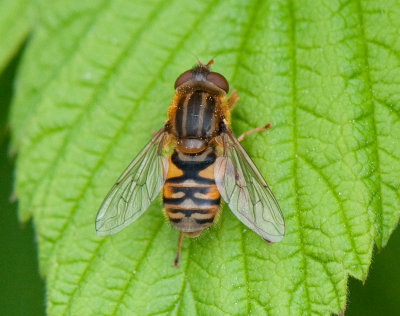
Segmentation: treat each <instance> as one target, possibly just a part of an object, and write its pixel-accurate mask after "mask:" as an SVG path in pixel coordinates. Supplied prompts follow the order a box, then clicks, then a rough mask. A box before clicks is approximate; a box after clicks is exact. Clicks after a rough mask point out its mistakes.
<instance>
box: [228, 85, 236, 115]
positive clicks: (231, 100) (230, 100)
mask: <svg viewBox="0 0 400 316" xmlns="http://www.w3.org/2000/svg"><path fill="white" fill-rule="evenodd" d="M238 100H239V96H238V94H237V91H236V89H234V90H233V91H232V92H231V95H230V96H229V97H228V100H227V105H228V109H229V110H232V108H233V105H234V104H235V103H236V102H237V101H238Z"/></svg>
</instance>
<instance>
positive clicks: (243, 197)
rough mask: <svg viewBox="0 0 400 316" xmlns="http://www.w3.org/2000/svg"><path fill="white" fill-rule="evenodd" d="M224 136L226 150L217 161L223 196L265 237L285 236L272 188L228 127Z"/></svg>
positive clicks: (245, 220)
mask: <svg viewBox="0 0 400 316" xmlns="http://www.w3.org/2000/svg"><path fill="white" fill-rule="evenodd" d="M221 138H222V142H223V148H224V152H223V155H222V156H221V157H218V158H217V160H216V162H215V167H214V176H215V181H216V184H217V188H218V191H219V192H220V194H221V196H222V198H223V199H224V200H225V202H226V203H227V204H228V205H229V208H230V209H231V211H232V212H233V213H234V214H235V215H236V216H237V217H238V218H239V219H240V221H242V223H243V224H245V225H246V226H247V227H249V228H250V229H252V230H253V231H254V232H256V233H257V234H259V235H260V236H261V237H262V238H264V239H266V240H268V241H271V242H277V241H280V240H282V238H283V235H284V234H285V224H284V221H283V216H282V212H281V209H280V207H279V205H278V202H277V201H276V199H275V197H274V195H273V194H272V192H271V190H270V188H269V187H268V185H267V183H266V182H265V180H264V178H263V177H262V175H261V174H260V172H259V171H258V169H257V167H256V166H255V165H254V163H253V161H252V160H251V159H250V157H249V156H248V155H247V153H246V151H245V150H244V149H243V147H242V146H241V145H240V143H239V141H238V140H237V139H236V138H235V136H234V135H233V134H232V132H231V131H230V130H229V129H228V128H226V132H224V133H222V135H221Z"/></svg>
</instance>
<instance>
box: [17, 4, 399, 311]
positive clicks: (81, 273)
mask: <svg viewBox="0 0 400 316" xmlns="http://www.w3.org/2000/svg"><path fill="white" fill-rule="evenodd" d="M38 16H39V17H38V21H39V23H38V24H37V25H36V26H35V28H34V29H33V30H32V32H33V35H32V40H31V41H30V43H29V45H28V48H27V51H26V54H25V56H24V60H23V64H22V66H21V70H20V76H19V81H18V86H17V94H16V97H15V100H14V104H13V109H12V111H13V113H12V117H11V123H12V126H13V136H14V146H15V147H16V148H17V150H18V152H19V154H18V161H17V183H16V192H17V195H18V197H19V201H20V202H19V214H20V218H21V219H27V218H29V217H30V216H33V218H34V223H35V227H36V232H37V238H38V243H39V263H40V266H41V271H42V273H43V275H45V276H46V280H47V291H48V295H47V300H48V301H47V304H48V306H47V310H48V314H49V315H63V314H66V315H99V314H101V315H103V314H104V315H127V314H129V315H130V314H132V315H134V314H136V315H152V314H154V315H162V314H172V315H194V314H199V315H222V314H232V315H238V314H239V315H249V314H254V315H264V314H265V315H303V314H304V315H308V314H322V315H328V314H330V313H331V312H335V313H339V312H340V311H342V310H343V309H344V307H345V303H346V284H347V278H348V275H349V274H350V275H352V276H355V277H357V278H359V279H362V280H364V279H365V278H366V276H367V272H368V268H369V265H370V263H371V254H372V249H373V244H374V242H375V243H376V244H377V245H378V247H382V246H384V245H385V244H386V242H387V240H388V238H389V236H390V234H391V232H392V231H393V229H394V227H395V226H396V224H397V221H398V217H399V211H400V195H399V188H400V180H399V179H400V138H399V137H398V135H400V120H399V117H400V116H399V115H400V98H399V96H400V94H399V91H400V89H399V88H400V83H399V81H398V78H400V58H399V56H400V43H399V42H398V32H399V22H398V21H400V5H399V4H398V2H397V1H394V0H393V1H372V0H369V1H367V0H352V1H334V0H332V1H327V2H325V1H324V2H322V1H312V0H308V1H305V0H301V1H293V0H292V1H261V0H259V1H217V0H207V1H201V2H184V1H181V0H174V1H165V0H152V1H146V2H137V3H135V2H133V1H128V0H118V1H106V0H95V1H93V0H92V1H88V0H80V1H75V0H74V1H65V0H62V1H57V2H55V3H51V4H47V3H45V2H41V4H40V5H39V9H38ZM195 54H198V55H199V57H201V60H203V61H207V60H208V59H211V58H213V57H214V58H215V67H214V68H213V70H215V71H218V72H221V73H222V74H224V75H225V76H226V77H227V78H228V80H229V82H230V84H231V87H233V88H236V89H237V90H238V93H239V95H240V97H241V99H240V101H239V102H238V104H237V106H236V108H235V110H234V112H233V117H232V124H233V128H234V131H235V132H236V134H237V135H238V134H239V133H240V132H243V131H245V130H248V129H251V128H255V127H257V126H261V125H263V124H265V123H267V122H272V124H273V126H274V128H273V129H272V130H270V131H269V132H266V133H262V134H257V135H255V136H251V137H249V138H248V139H246V140H245V141H244V147H245V148H246V150H247V151H248V152H249V154H250V156H251V157H252V158H253V159H254V161H255V163H256V164H257V166H258V167H259V169H260V171H261V173H262V174H263V175H264V176H265V177H266V179H267V181H268V183H269V184H270V186H271V188H272V190H273V191H274V193H275V195H276V197H277V200H278V201H279V204H280V206H281V208H282V211H283V214H284V217H285V224H286V235H285V237H284V239H283V241H282V242H280V243H276V244H273V245H270V246H269V245H267V244H266V243H265V242H264V241H263V240H262V239H261V238H259V237H258V236H257V235H256V234H255V233H254V232H252V231H250V230H248V229H246V228H245V226H244V225H243V224H241V223H240V221H239V220H238V219H236V218H235V217H234V216H233V215H232V214H231V212H230V211H229V209H228V208H226V207H225V208H224V210H223V211H222V215H221V218H220V220H219V222H218V223H217V224H216V225H215V226H214V227H213V228H211V229H209V230H207V231H206V232H204V233H203V235H202V236H201V237H200V238H198V239H195V240H188V239H185V240H184V243H183V249H182V253H183V255H182V261H181V265H180V268H179V269H175V268H173V267H171V264H172V260H173V258H174V254H175V250H176V239H177V235H178V234H177V232H176V231H175V230H173V229H172V228H171V227H170V225H169V224H168V223H167V222H166V220H165V218H164V216H163V215H162V212H161V203H160V201H159V200H158V201H157V202H156V203H153V204H152V206H151V207H150V208H149V210H148V211H147V212H146V213H145V214H144V215H143V216H142V217H141V218H140V219H138V220H137V221H136V222H135V223H133V224H132V225H131V226H129V227H128V228H126V229H125V230H124V231H122V232H120V233H119V234H117V235H114V236H109V237H106V238H99V237H97V236H96V234H95V230H94V220H95V216H96V212H97V210H98V207H99V205H100V204H101V202H102V199H103V198H104V196H105V195H106V193H107V191H108V190H109V189H110V187H111V186H112V184H113V182H114V181H115V179H116V178H118V176H119V174H120V173H121V172H122V171H123V170H124V169H125V167H126V166H127V165H128V164H129V162H130V161H131V160H132V159H133V158H134V156H135V155H136V154H137V153H138V152H139V150H140V149H141V148H142V147H143V146H144V144H145V143H146V142H147V140H149V139H150V137H151V135H150V131H151V130H157V129H158V128H159V127H160V126H161V125H162V124H163V122H164V120H165V118H166V110H167V107H168V104H169V102H170V99H171V97H172V95H173V89H172V84H173V82H174V80H175V79H176V77H177V75H179V74H180V73H181V72H183V71H184V70H187V69H188V68H190V67H191V65H192V64H194V63H195V61H196V59H195V57H194V56H193V55H195Z"/></svg>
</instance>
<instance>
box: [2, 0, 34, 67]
mask: <svg viewBox="0 0 400 316" xmlns="http://www.w3.org/2000/svg"><path fill="white" fill-rule="evenodd" d="M32 10H33V6H32V5H31V1H29V0H13V1H9V0H1V1H0V34H1V45H0V73H1V72H2V71H3V70H4V68H5V67H6V66H7V64H8V62H10V60H11V58H12V57H13V56H14V54H15V53H16V52H17V51H18V48H19V47H20V46H21V44H22V42H23V41H24V40H25V38H26V36H27V34H28V32H29V29H30V27H31V25H32V24H33V23H32V22H33V21H32V16H33V13H32Z"/></svg>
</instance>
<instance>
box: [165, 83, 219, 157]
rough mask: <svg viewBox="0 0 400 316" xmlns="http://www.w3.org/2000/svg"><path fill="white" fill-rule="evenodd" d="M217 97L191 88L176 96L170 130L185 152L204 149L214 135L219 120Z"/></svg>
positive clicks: (195, 151)
mask: <svg viewBox="0 0 400 316" xmlns="http://www.w3.org/2000/svg"><path fill="white" fill-rule="evenodd" d="M220 112H221V111H220V106H219V98H218V97H216V96H215V95H212V94H211V93H209V92H207V91H204V90H193V91H190V92H189V93H185V94H182V95H180V96H178V98H177V100H176V105H175V111H174V112H173V113H172V115H171V117H170V120H171V123H172V124H171V132H172V134H173V135H174V136H175V137H176V138H177V140H178V142H177V143H178V147H180V149H181V150H182V151H184V152H187V153H197V152H201V151H203V150H205V148H206V147H207V143H208V141H209V140H210V139H211V138H212V137H215V136H216V134H217V131H218V127H219V122H220V120H221V119H220V117H221V114H220Z"/></svg>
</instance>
